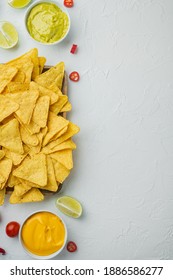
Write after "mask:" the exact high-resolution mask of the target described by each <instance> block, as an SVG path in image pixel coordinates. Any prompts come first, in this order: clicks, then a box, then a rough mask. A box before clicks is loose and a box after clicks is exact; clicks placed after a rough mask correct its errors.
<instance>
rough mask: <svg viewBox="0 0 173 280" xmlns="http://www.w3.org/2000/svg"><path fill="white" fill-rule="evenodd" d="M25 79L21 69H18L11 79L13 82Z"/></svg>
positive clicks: (20, 81) (22, 81)
mask: <svg viewBox="0 0 173 280" xmlns="http://www.w3.org/2000/svg"><path fill="white" fill-rule="evenodd" d="M25 79H26V75H25V73H24V72H23V71H20V70H18V72H17V74H16V75H15V76H14V78H13V79H12V81H13V82H15V83H24V82H25Z"/></svg>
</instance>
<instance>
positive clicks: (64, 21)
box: [25, 0, 71, 45]
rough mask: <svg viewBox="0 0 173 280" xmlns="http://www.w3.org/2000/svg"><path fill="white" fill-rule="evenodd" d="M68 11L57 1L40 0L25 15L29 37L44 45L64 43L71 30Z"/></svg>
mask: <svg viewBox="0 0 173 280" xmlns="http://www.w3.org/2000/svg"><path fill="white" fill-rule="evenodd" d="M70 25H71V24H70V16H69V13H68V11H67V9H66V8H65V7H64V6H61V5H60V4H59V3H58V2H57V1H53V0H40V1H36V2H34V3H33V4H31V5H30V6H29V8H28V9H27V11H26V14H25V27H26V30H27V33H28V34H29V36H30V37H31V38H32V39H33V40H35V41H37V42H39V43H41V44H44V45H55V44H58V43H60V42H62V41H63V40H64V39H65V38H66V36H67V34H68V33H69V30H70Z"/></svg>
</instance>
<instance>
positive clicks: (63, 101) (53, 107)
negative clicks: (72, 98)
mask: <svg viewBox="0 0 173 280" xmlns="http://www.w3.org/2000/svg"><path fill="white" fill-rule="evenodd" d="M67 101H68V97H67V96H66V95H62V96H59V99H58V101H57V102H56V103H54V104H53V105H51V106H50V111H51V112H53V113H55V114H58V113H59V112H60V111H61V109H62V108H63V106H64V105H65V104H66V103H67Z"/></svg>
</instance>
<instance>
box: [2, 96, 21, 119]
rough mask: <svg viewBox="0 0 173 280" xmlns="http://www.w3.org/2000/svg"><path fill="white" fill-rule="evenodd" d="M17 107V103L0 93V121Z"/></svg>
mask: <svg viewBox="0 0 173 280" xmlns="http://www.w3.org/2000/svg"><path fill="white" fill-rule="evenodd" d="M18 109H19V105H18V104H17V103H16V102H14V101H12V100H11V99H10V98H8V97H6V96H4V95H2V94H0V122H2V120H4V119H5V118H7V117H8V116H10V115H11V114H12V113H14V112H15V111H17V110H18Z"/></svg>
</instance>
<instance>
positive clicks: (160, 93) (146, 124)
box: [0, 0, 173, 260]
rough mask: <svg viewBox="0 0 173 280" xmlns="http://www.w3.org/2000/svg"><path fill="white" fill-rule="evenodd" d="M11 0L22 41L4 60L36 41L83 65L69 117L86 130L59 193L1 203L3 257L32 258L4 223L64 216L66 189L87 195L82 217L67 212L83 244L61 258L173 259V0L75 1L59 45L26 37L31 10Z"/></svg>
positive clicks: (4, 8) (1, 15)
mask: <svg viewBox="0 0 173 280" xmlns="http://www.w3.org/2000/svg"><path fill="white" fill-rule="evenodd" d="M6 2H7V1H5V0H1V1H0V19H1V20H3V19H4V20H9V21H11V22H13V23H14V24H15V26H16V28H17V30H18V32H19V38H20V40H19V44H18V46H17V47H16V48H14V49H11V50H3V49H1V50H0V61H1V62H6V61H7V60H9V59H12V58H14V57H16V56H18V55H20V54H22V53H24V52H26V51H28V50H29V49H31V48H33V47H37V48H38V49H39V54H40V55H43V56H46V57H47V64H48V65H54V64H55V63H57V62H59V61H61V60H63V61H64V62H65V64H66V70H67V72H68V73H70V72H71V71H73V70H77V71H78V72H79V73H80V75H81V80H80V82H79V83H72V82H69V99H70V101H71V103H72V106H73V110H72V112H71V113H69V114H68V118H69V119H70V120H71V121H73V122H75V123H76V124H78V125H79V126H80V128H81V132H80V133H79V134H78V135H77V136H75V137H74V140H75V142H76V143H77V146H78V147H77V150H76V151H75V152H74V169H73V171H72V173H71V175H70V177H69V178H68V179H67V180H66V182H65V183H64V186H63V190H62V192H61V194H59V195H53V196H52V197H49V198H47V199H45V201H44V202H43V203H35V204H24V205H9V204H8V202H7V200H6V203H5V205H4V206H2V207H1V208H0V215H1V221H0V247H3V248H4V249H6V251H7V255H6V256H0V259H8V260H9V259H30V257H28V256H27V255H26V254H25V253H24V252H23V250H22V248H21V247H20V246H19V242H18V239H17V238H15V239H10V238H8V237H7V236H6V234H5V232H4V229H5V225H6V224H7V222H9V221H11V220H16V221H18V222H22V220H23V219H24V218H25V217H26V215H28V214H29V213H31V212H32V211H34V210H38V209H49V210H52V211H57V213H58V214H60V213H59V212H58V210H57V209H56V208H55V199H56V198H57V197H59V196H60V195H62V194H66V195H71V196H73V197H76V198H77V199H78V200H79V201H81V203H82V205H83V217H82V218H81V219H78V220H74V219H72V218H69V217H67V216H64V215H63V214H62V217H63V219H64V220H65V222H66V223H67V227H68V232H69V239H70V240H73V241H75V242H76V243H77V245H78V251H77V252H76V253H74V254H70V253H68V252H67V251H66V250H64V251H63V253H62V254H61V255H60V256H59V257H58V259H64V260H65V259H69V260H73V259H75V260H76V259H81V260H83V259H172V258H173V171H172V168H173V76H172V73H173V31H172V26H173V16H172V15H173V1H172V0H92V1H91V0H90V1H89V0H75V1H74V2H75V6H74V7H73V8H72V9H69V13H70V16H71V20H72V26H71V31H70V34H69V36H68V37H67V39H66V40H65V41H64V42H63V43H61V44H59V45H57V46H52V47H51V46H42V45H40V44H38V43H35V42H33V41H32V40H31V39H30V38H28V36H27V34H26V31H25V28H24V14H25V11H26V9H22V10H15V9H12V8H11V7H9V6H8V5H7V3H6ZM33 2H34V1H33ZM59 2H60V3H62V2H63V1H60V0H59ZM73 43H76V44H78V52H77V54H75V55H72V54H71V53H70V48H71V45H72V44H73Z"/></svg>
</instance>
